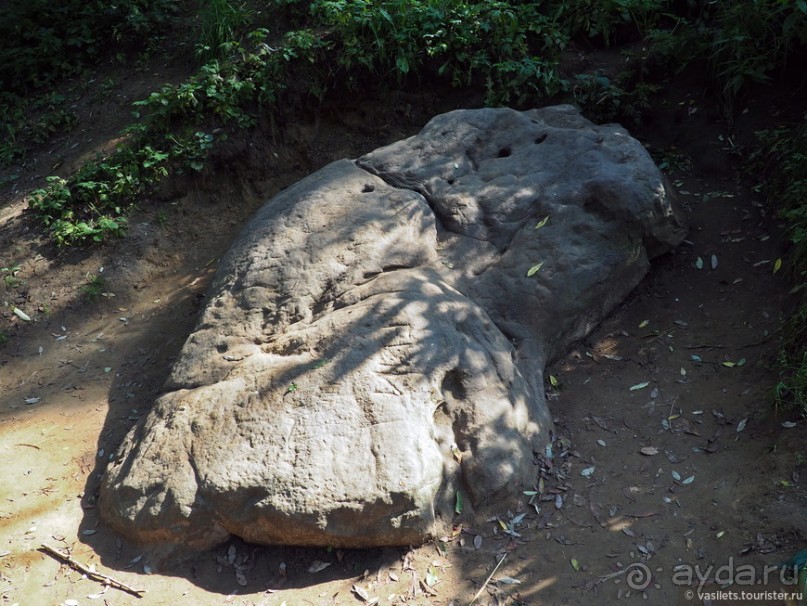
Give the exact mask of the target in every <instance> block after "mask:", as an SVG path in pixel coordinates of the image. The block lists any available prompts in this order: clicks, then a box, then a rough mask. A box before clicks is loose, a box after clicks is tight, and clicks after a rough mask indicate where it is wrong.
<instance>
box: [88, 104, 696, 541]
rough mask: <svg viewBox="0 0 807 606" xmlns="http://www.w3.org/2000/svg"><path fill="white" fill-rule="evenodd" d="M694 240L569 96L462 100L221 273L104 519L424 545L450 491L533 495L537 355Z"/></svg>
mask: <svg viewBox="0 0 807 606" xmlns="http://www.w3.org/2000/svg"><path fill="white" fill-rule="evenodd" d="M685 233H686V229H685V227H684V223H683V220H682V218H681V214H680V212H679V211H678V209H677V207H676V205H675V203H674V200H673V199H672V198H671V197H670V192H669V190H667V189H666V188H665V185H664V181H663V178H662V176H661V174H660V173H659V171H658V170H657V168H656V167H655V165H654V164H653V162H652V160H651V159H650V157H649V155H648V154H647V153H646V151H645V150H644V149H643V148H642V147H641V145H640V144H639V143H638V142H637V141H636V140H634V139H632V138H631V137H630V136H629V135H628V133H627V132H626V131H625V130H624V129H622V128H621V127H619V126H615V125H608V126H595V125H593V124H592V123H590V122H589V121H587V120H586V119H584V118H583V117H582V116H580V114H579V113H578V112H577V110H575V109H574V108H572V107H570V106H557V107H550V108H545V109H540V110H531V111H526V112H516V111H513V110H509V109H483V110H460V111H455V112H451V113H448V114H444V115H441V116H438V117H436V118H434V119H433V120H432V121H431V122H430V123H429V124H428V125H427V126H426V127H425V128H424V129H423V131H422V132H421V133H420V134H418V135H416V136H414V137H411V138H410V139H407V140H404V141H400V142H398V143H395V144H393V145H390V146H387V147H384V148H382V149H379V150H376V151H375V152H372V153H370V154H368V155H366V156H364V157H362V158H360V159H359V160H357V161H348V160H340V161H337V162H334V163H332V164H330V165H329V166H327V167H325V168H323V169H322V170H320V171H318V172H316V173H314V174H312V175H310V176H309V177H307V178H306V179H303V180H302V181H300V182H299V183H297V184H296V185H294V186H293V187H291V188H289V189H288V190H286V191H284V192H283V193H281V194H279V195H278V196H276V197H275V198H273V199H272V200H270V201H269V202H268V203H267V204H266V205H265V206H264V207H263V208H261V210H260V211H259V212H258V213H257V214H256V216H255V217H254V218H253V219H252V220H251V221H250V222H249V224H248V225H247V226H246V227H245V229H244V230H243V232H242V233H241V235H240V236H239V238H238V239H237V240H236V242H235V243H234V244H233V246H232V248H231V249H230V251H229V253H228V254H227V256H226V257H225V258H224V259H223V260H222V263H221V265H220V267H219V269H218V272H217V275H216V278H215V280H214V283H213V285H212V287H211V291H210V295H209V303H208V305H207V307H206V308H205V310H204V312H203V314H202V316H201V318H200V320H199V323H198V325H197V327H196V329H195V330H194V332H193V333H192V334H191V336H190V337H189V338H188V340H187V342H186V343H185V345H184V348H183V350H182V352H181V355H180V357H179V359H178V361H177V363H176V364H175V366H174V368H173V370H172V373H171V375H170V377H169V379H168V381H167V383H166V386H165V390H166V393H165V394H164V395H163V396H161V397H160V398H159V399H158V400H157V402H156V404H155V406H154V409H153V410H152V411H151V413H150V414H149V415H147V417H146V418H145V419H144V421H143V422H141V423H140V424H139V425H138V426H136V427H135V428H134V429H133V430H132V431H131V432H130V433H129V435H128V436H127V437H126V439H125V441H124V443H123V444H122V445H121V448H120V450H119V451H118V453H117V456H116V458H115V460H114V461H112V462H111V463H110V465H109V467H108V469H107V471H106V474H105V476H104V479H103V482H102V486H101V501H100V504H101V513H102V516H103V518H104V520H105V521H106V522H107V523H108V524H110V525H111V526H112V527H113V528H115V529H116V530H117V531H119V532H120V533H122V534H124V535H126V536H127V537H129V538H130V539H132V540H135V541H138V542H143V543H154V544H159V545H161V546H163V547H166V546H177V547H182V548H192V549H204V548H208V547H212V546H214V545H216V544H217V543H220V542H222V541H224V540H226V539H227V538H229V536H230V535H236V536H239V537H241V538H243V539H245V540H247V541H251V542H256V543H263V544H287V545H312V546H313V545H320V546H340V547H370V546H382V545H410V544H417V543H421V542H423V541H424V540H427V539H429V538H430V537H432V536H434V534H435V532H436V531H437V530H438V528H439V522H440V519H441V517H440V514H443V515H444V517H445V516H450V514H451V512H452V509H453V505H454V502H455V495H456V493H457V492H458V491H460V492H462V493H463V494H464V495H465V496H466V497H467V499H468V500H470V501H471V502H473V503H475V504H480V503H484V502H488V501H491V500H495V499H497V498H499V497H501V496H503V495H505V494H507V493H508V492H513V491H516V490H519V489H521V488H522V487H529V486H531V485H532V483H533V482H534V480H535V475H536V470H535V468H534V466H533V455H534V453H535V452H541V451H542V450H543V448H544V446H545V444H546V443H547V441H548V439H549V431H550V430H551V429H552V421H551V416H550V414H549V411H548V408H547V405H546V400H545V397H544V382H543V370H544V366H545V364H546V363H547V362H548V361H549V360H551V359H552V357H553V356H556V355H558V354H559V353H561V352H562V351H563V349H564V348H565V347H567V346H568V345H569V344H570V343H571V342H572V341H574V340H576V339H579V338H580V337H582V336H584V335H585V334H587V333H588V332H589V331H590V330H591V329H592V328H593V327H594V326H595V325H596V324H597V323H598V322H599V321H600V320H601V319H602V318H603V316H604V315H606V314H607V313H608V312H609V311H610V310H611V309H613V307H614V306H615V305H616V304H617V303H618V302H619V301H621V300H622V299H623V298H624V297H625V296H626V295H627V293H628V292H630V290H631V289H632V288H633V287H634V286H635V285H636V284H637V283H638V282H639V281H640V280H641V279H642V277H643V276H644V275H645V274H646V273H647V271H648V269H649V258H651V257H652V256H655V255H657V254H661V253H662V252H665V251H666V250H669V248H671V247H673V246H676V245H677V244H678V243H680V241H681V240H682V239H683V238H684V236H685ZM536 267H538V269H536ZM528 274H530V275H528Z"/></svg>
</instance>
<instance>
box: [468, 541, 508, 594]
mask: <svg viewBox="0 0 807 606" xmlns="http://www.w3.org/2000/svg"><path fill="white" fill-rule="evenodd" d="M506 557H507V554H506V553H505V554H504V555H503V556H502V559H501V560H499V563H498V564H496V568H494V569H493V571H492V572H491V573H490V574H489V575H488V578H487V579H485V582H484V583H482V587H480V588H479V591H477V592H476V595H475V596H474V597H473V599H472V600H471V601H470V602H469V603H468V606H473V604H474V602H476V599H477V598H478V597H479V596H480V595H482V592H483V591H485V587H487V586H488V583H490V580H491V579H492V578H493V575H494V574H496V571H497V570H499V566H501V565H502V562H504V559H505V558H506Z"/></svg>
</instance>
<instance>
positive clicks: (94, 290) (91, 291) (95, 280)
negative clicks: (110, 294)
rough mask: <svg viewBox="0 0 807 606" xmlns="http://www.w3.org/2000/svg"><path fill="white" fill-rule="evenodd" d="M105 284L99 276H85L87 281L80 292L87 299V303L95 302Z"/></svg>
mask: <svg viewBox="0 0 807 606" xmlns="http://www.w3.org/2000/svg"><path fill="white" fill-rule="evenodd" d="M105 286H106V282H105V281H104V278H103V277H102V276H100V275H95V276H90V275H89V274H88V275H87V281H86V282H85V283H84V286H82V287H81V292H82V293H84V296H85V297H87V300H88V301H95V300H96V299H97V298H98V297H100V296H101V294H102V293H103V292H104V287H105Z"/></svg>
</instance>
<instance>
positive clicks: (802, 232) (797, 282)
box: [751, 117, 807, 417]
mask: <svg viewBox="0 0 807 606" xmlns="http://www.w3.org/2000/svg"><path fill="white" fill-rule="evenodd" d="M757 136H758V138H759V141H760V147H759V148H758V149H757V150H756V151H755V152H754V154H753V155H752V157H751V161H752V166H753V169H754V171H755V173H757V174H759V175H760V176H761V179H760V190H761V192H762V193H763V194H764V195H765V196H766V197H767V199H768V201H769V202H770V204H771V205H773V206H774V207H775V208H776V210H777V212H778V213H779V215H780V216H781V217H783V218H784V219H785V220H786V222H787V225H788V232H787V233H788V236H789V238H790V241H791V243H792V245H793V246H792V248H791V250H790V254H789V258H788V262H787V265H786V275H787V277H788V278H789V279H790V281H791V283H792V286H793V287H792V290H791V292H792V293H793V294H796V295H798V296H799V297H800V299H799V301H800V302H799V304H798V306H797V308H796V310H795V311H794V312H793V313H792V314H791V315H790V316H789V318H788V320H787V321H786V322H785V325H784V327H783V330H782V331H781V333H782V335H783V336H782V340H781V344H780V351H779V381H778V382H777V384H776V386H775V387H774V399H775V402H776V405H777V407H779V408H794V407H795V408H797V409H799V410H801V413H802V414H803V415H804V416H806V417H807V117H805V119H804V120H803V121H802V122H801V123H800V124H795V125H790V126H785V127H782V128H778V129H775V130H770V131H763V132H760V133H757Z"/></svg>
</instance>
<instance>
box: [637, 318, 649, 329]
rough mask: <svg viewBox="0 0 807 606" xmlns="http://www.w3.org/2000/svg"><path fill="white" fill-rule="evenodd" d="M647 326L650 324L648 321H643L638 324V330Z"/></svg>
mask: <svg viewBox="0 0 807 606" xmlns="http://www.w3.org/2000/svg"><path fill="white" fill-rule="evenodd" d="M648 324H650V320H643V321H642V323H641V324H639V328H644V327H645V326H647V325H648Z"/></svg>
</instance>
